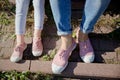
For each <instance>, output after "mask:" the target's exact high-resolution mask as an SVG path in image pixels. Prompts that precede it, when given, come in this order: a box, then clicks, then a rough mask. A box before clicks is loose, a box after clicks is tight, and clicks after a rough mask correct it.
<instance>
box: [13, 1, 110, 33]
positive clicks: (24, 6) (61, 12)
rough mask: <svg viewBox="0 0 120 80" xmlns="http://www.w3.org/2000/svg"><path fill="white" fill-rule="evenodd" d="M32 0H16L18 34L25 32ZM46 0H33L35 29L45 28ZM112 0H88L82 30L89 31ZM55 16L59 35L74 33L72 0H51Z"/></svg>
mask: <svg viewBox="0 0 120 80" xmlns="http://www.w3.org/2000/svg"><path fill="white" fill-rule="evenodd" d="M92 1H93V2H92ZM29 2H30V0H16V19H15V27H16V34H24V33H25V25H26V16H27V12H28V7H29ZM44 2H45V0H33V5H34V18H35V19H34V20H35V29H40V30H42V29H43V23H44ZM109 2H110V0H86V3H85V7H84V13H83V17H82V22H81V24H80V30H81V31H82V32H83V33H89V32H91V31H92V30H93V27H94V25H95V23H96V22H97V20H98V18H99V17H100V16H101V14H102V13H103V12H104V11H105V9H106V8H107V6H108V4H109ZM50 5H51V9H52V13H53V17H54V20H55V23H56V26H57V33H58V35H68V34H71V33H72V27H71V0H50Z"/></svg>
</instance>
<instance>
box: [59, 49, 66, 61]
mask: <svg viewBox="0 0 120 80" xmlns="http://www.w3.org/2000/svg"><path fill="white" fill-rule="evenodd" d="M65 54H66V51H65V50H63V51H62V52H61V53H60V54H59V56H60V59H62V57H63V56H64V55H65Z"/></svg>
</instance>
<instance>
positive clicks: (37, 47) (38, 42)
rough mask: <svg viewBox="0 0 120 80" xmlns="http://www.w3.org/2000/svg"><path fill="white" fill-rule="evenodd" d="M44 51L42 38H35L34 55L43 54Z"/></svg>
mask: <svg viewBox="0 0 120 80" xmlns="http://www.w3.org/2000/svg"><path fill="white" fill-rule="evenodd" d="M42 52H43V45H42V42H41V39H35V38H33V45H32V53H33V55H34V56H41V55H42Z"/></svg>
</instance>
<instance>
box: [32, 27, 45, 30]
mask: <svg viewBox="0 0 120 80" xmlns="http://www.w3.org/2000/svg"><path fill="white" fill-rule="evenodd" d="M34 29H38V30H43V27H34Z"/></svg>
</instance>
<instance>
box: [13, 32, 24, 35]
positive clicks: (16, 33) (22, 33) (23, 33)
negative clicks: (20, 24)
mask: <svg viewBox="0 0 120 80" xmlns="http://www.w3.org/2000/svg"><path fill="white" fill-rule="evenodd" d="M15 34H16V35H24V34H25V33H17V32H16V33H15Z"/></svg>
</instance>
